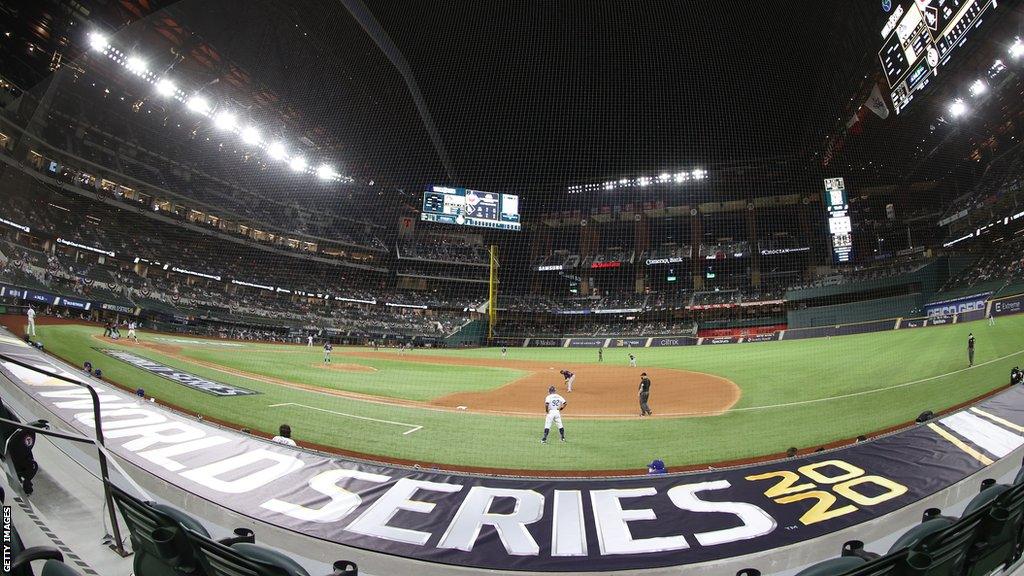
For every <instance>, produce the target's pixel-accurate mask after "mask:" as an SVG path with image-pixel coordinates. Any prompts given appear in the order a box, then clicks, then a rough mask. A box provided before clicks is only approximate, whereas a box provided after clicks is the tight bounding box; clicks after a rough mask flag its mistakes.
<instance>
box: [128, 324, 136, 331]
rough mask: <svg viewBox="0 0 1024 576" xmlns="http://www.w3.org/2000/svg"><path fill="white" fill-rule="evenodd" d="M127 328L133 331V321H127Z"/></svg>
mask: <svg viewBox="0 0 1024 576" xmlns="http://www.w3.org/2000/svg"><path fill="white" fill-rule="evenodd" d="M128 329H129V330H132V331H134V330H135V322H129V323H128Z"/></svg>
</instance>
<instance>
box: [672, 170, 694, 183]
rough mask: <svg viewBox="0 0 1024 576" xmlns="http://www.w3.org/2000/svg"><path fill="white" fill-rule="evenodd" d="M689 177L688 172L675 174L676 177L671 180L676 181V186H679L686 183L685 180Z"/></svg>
mask: <svg viewBox="0 0 1024 576" xmlns="http://www.w3.org/2000/svg"><path fill="white" fill-rule="evenodd" d="M689 177H690V174H689V173H688V172H677V173H676V176H675V178H673V180H675V181H676V184H680V183H682V182H686V180H687V179H688V178H689Z"/></svg>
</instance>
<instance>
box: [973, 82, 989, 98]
mask: <svg viewBox="0 0 1024 576" xmlns="http://www.w3.org/2000/svg"><path fill="white" fill-rule="evenodd" d="M986 90H988V85H987V84H985V81H984V80H982V79H981V78H978V79H977V80H975V81H974V82H973V83H972V84H971V96H981V95H982V94H984V93H985V91H986Z"/></svg>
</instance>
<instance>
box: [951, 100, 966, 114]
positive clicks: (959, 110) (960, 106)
mask: <svg viewBox="0 0 1024 576" xmlns="http://www.w3.org/2000/svg"><path fill="white" fill-rule="evenodd" d="M966 113H967V104H964V101H963V100H961V99H959V98H957V99H956V100H954V101H953V103H952V104H950V105H949V115H950V116H952V117H953V118H959V117H960V116H963V115H964V114H966Z"/></svg>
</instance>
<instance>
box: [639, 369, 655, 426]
mask: <svg viewBox="0 0 1024 576" xmlns="http://www.w3.org/2000/svg"><path fill="white" fill-rule="evenodd" d="M650 396H651V379H650V378H648V377H647V372H644V373H643V374H640V415H641V416H653V415H654V412H651V407H650V406H648V405H647V399H648V398H650Z"/></svg>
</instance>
